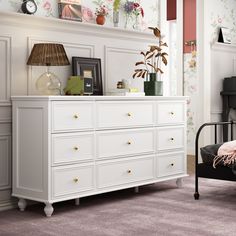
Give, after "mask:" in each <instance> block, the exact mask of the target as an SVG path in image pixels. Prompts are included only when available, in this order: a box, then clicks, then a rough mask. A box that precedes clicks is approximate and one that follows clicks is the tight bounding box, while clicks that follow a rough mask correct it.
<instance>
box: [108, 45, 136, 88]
mask: <svg viewBox="0 0 236 236" xmlns="http://www.w3.org/2000/svg"><path fill="white" fill-rule="evenodd" d="M104 48H105V50H104V52H105V58H104V67H105V68H104V70H105V73H104V74H105V78H104V87H105V91H106V92H108V91H109V87H108V83H107V81H108V80H109V74H108V62H109V60H111V58H109V53H112V52H113V53H123V54H125V55H127V54H134V55H139V54H140V50H139V49H130V48H122V47H112V46H105V47H104Z"/></svg>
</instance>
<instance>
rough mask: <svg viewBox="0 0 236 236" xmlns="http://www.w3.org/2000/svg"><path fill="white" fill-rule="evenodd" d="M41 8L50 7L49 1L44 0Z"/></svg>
mask: <svg viewBox="0 0 236 236" xmlns="http://www.w3.org/2000/svg"><path fill="white" fill-rule="evenodd" d="M43 8H44V9H45V10H50V9H51V8H52V6H51V3H50V2H49V1H45V2H44V4H43Z"/></svg>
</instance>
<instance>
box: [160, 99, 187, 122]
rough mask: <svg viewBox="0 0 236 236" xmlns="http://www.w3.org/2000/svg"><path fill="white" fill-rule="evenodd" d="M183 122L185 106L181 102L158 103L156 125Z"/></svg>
mask: <svg viewBox="0 0 236 236" xmlns="http://www.w3.org/2000/svg"><path fill="white" fill-rule="evenodd" d="M184 121H185V104H184V103H183V102H158V103H157V124H158V125H164V124H178V123H184Z"/></svg>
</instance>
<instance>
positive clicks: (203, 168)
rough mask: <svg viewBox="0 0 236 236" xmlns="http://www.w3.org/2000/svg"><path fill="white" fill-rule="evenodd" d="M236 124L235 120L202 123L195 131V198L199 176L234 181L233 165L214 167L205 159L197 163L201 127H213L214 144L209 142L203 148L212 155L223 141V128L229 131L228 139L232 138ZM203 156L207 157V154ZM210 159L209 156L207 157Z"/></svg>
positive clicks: (235, 177) (235, 179)
mask: <svg viewBox="0 0 236 236" xmlns="http://www.w3.org/2000/svg"><path fill="white" fill-rule="evenodd" d="M235 126H236V121H228V122H211V123H205V124H203V125H202V126H201V127H200V128H199V129H198V131H197V134H196V139H195V193H194V198H195V200H198V199H199V197H200V194H199V185H198V179H199V178H208V179H218V180H226V181H236V174H235V172H236V171H235V170H234V167H228V166H223V165H220V166H217V167H216V168H213V165H212V163H208V162H207V160H205V162H203V163H199V153H200V149H199V137H200V134H201V133H202V131H203V129H205V128H206V127H210V128H213V129H212V130H213V132H214V144H210V145H208V146H205V147H203V148H205V150H210V151H211V152H210V151H209V152H207V155H208V156H210V155H214V154H215V153H214V152H216V150H217V148H218V146H219V145H221V144H222V143H223V141H222V140H223V137H222V136H223V132H222V130H223V128H224V129H228V132H229V140H228V141H231V140H233V137H234V127H235ZM207 155H206V156H205V158H207V157H208V156H207ZM201 156H202V157H203V154H202V148H201ZM209 159H210V157H209Z"/></svg>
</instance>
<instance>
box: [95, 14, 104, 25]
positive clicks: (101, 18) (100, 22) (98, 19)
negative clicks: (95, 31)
mask: <svg viewBox="0 0 236 236" xmlns="http://www.w3.org/2000/svg"><path fill="white" fill-rule="evenodd" d="M96 22H97V24H98V25H104V24H105V22H106V18H105V16H104V15H97V17H96Z"/></svg>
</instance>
